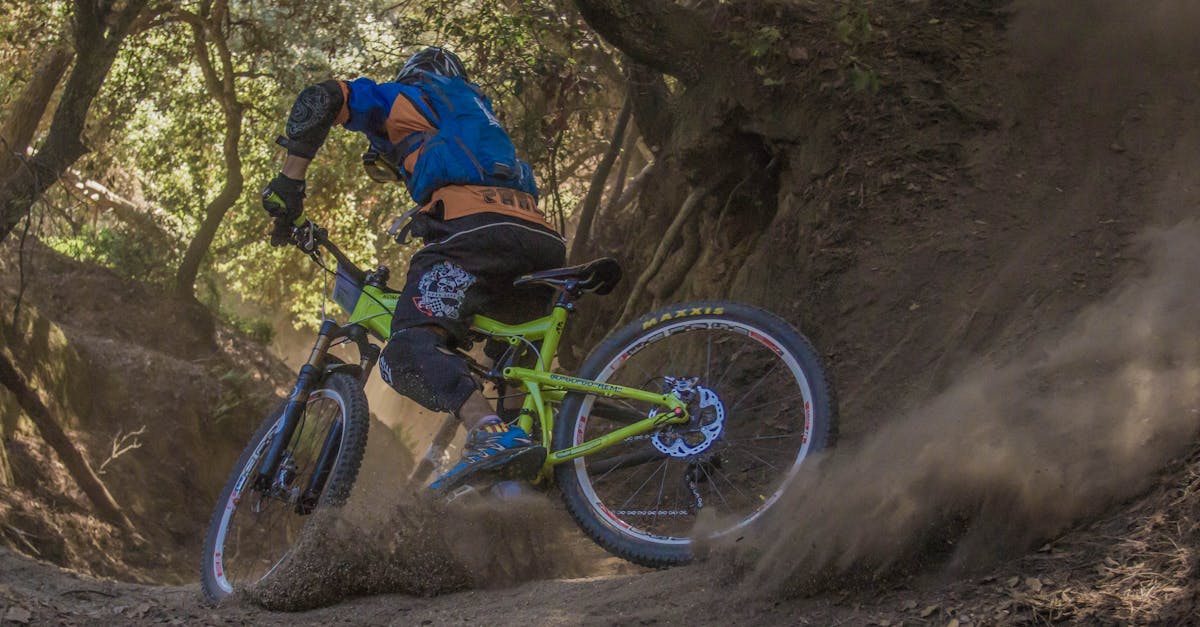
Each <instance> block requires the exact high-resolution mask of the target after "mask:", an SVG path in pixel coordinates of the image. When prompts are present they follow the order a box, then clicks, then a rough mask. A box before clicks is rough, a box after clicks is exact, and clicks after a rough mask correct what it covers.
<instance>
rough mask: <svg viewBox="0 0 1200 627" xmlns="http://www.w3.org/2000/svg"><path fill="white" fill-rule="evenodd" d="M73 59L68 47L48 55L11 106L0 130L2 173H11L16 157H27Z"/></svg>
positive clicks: (43, 58)
mask: <svg viewBox="0 0 1200 627" xmlns="http://www.w3.org/2000/svg"><path fill="white" fill-rule="evenodd" d="M72 56H74V53H73V52H72V51H71V49H70V47H69V46H67V45H65V44H64V45H60V46H56V47H54V48H52V49H51V50H50V51H49V52H47V53H46V54H45V55H44V56H43V57H42V60H41V62H40V63H38V66H37V68H35V69H34V71H33V74H32V75H31V76H30V77H29V82H27V83H25V88H24V89H22V90H21V94H20V95H19V96H17V99H16V100H15V101H14V102H13V104H12V106H11V107H9V110H8V113H7V114H6V117H5V120H4V126H2V127H0V150H2V151H3V153H2V154H0V172H12V171H13V170H14V169H15V168H16V167H17V163H18V159H19V157H17V156H16V155H20V156H22V157H23V156H24V155H25V151H26V150H27V149H28V148H29V144H30V143H31V142H32V141H33V135H34V133H36V132H37V127H38V124H41V122H42V118H43V117H45V115H46V107H48V106H49V104H50V98H51V96H53V95H54V88H56V87H58V83H59V81H61V80H62V77H63V74H65V73H66V71H67V66H68V65H70V64H71V57H72Z"/></svg>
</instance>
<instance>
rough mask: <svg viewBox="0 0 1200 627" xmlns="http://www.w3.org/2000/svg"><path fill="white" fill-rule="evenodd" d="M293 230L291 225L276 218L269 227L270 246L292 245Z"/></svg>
mask: <svg viewBox="0 0 1200 627" xmlns="http://www.w3.org/2000/svg"><path fill="white" fill-rule="evenodd" d="M294 228H295V225H294V224H293V223H291V222H288V221H285V220H280V219H279V218H276V219H275V221H274V223H273V225H272V227H271V245H272V246H287V245H288V244H290V243H292V232H293V231H292V229H294Z"/></svg>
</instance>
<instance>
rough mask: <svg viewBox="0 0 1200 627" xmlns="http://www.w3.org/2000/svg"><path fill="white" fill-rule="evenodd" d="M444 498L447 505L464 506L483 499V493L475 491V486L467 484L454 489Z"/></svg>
mask: <svg viewBox="0 0 1200 627" xmlns="http://www.w3.org/2000/svg"><path fill="white" fill-rule="evenodd" d="M442 498H443V500H445V502H446V504H450V503H456V504H458V505H463V504H466V503H468V502H470V501H474V500H479V499H482V498H483V493H481V492H480V491H479V490H477V489H475V486H473V485H471V484H469V483H465V484H463V485H460V486H458V487H457V488H454V489H453V490H451V491H450V492H449V493H447V494H446V495H445V496H444V497H442Z"/></svg>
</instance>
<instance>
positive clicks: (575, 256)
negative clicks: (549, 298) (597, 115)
mask: <svg viewBox="0 0 1200 627" xmlns="http://www.w3.org/2000/svg"><path fill="white" fill-rule="evenodd" d="M632 110H633V106H632V104H631V102H630V99H629V98H628V97H627V98H625V104H624V105H623V106H622V107H621V112H620V113H618V114H617V121H616V124H615V125H614V126H613V134H612V142H610V143H609V145H608V150H607V151H605V153H604V156H603V157H602V158H601V159H600V163H599V164H598V165H597V166H596V171H595V172H594V173H592V182H591V184H590V185H589V186H588V192H587V196H585V197H584V199H583V205H582V206H581V207H580V209H579V226H578V227H577V228H576V229H575V241H574V242H572V244H571V261H572V262H573V263H578V261H579V255H580V254H581V253H582V251H583V250H584V248H585V247H586V246H587V243H588V238H589V237H591V234H592V220H594V219H595V217H596V211H597V210H598V209H599V208H600V200H601V196H602V195H603V194H604V184H605V183H606V182H607V181H608V175H609V173H610V172H612V167H613V164H614V163H616V161H617V156H618V155H619V154H620V153H621V146H622V145H623V144H624V138H625V129H626V128H627V127H628V126H629V117H630V114H631V111H632Z"/></svg>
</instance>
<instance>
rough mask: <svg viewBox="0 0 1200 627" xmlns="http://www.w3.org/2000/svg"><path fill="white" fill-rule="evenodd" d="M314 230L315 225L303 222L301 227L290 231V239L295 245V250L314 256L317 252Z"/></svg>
mask: <svg viewBox="0 0 1200 627" xmlns="http://www.w3.org/2000/svg"><path fill="white" fill-rule="evenodd" d="M314 229H315V225H313V223H312V222H309V221H305V222H304V224H303V225H302V226H298V227H295V230H293V231H292V239H293V241H295V243H296V248H299V249H300V250H301V251H302V252H304V253H306V254H309V255H313V254H315V253H316V250H317V244H316V234H315V233H314Z"/></svg>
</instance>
